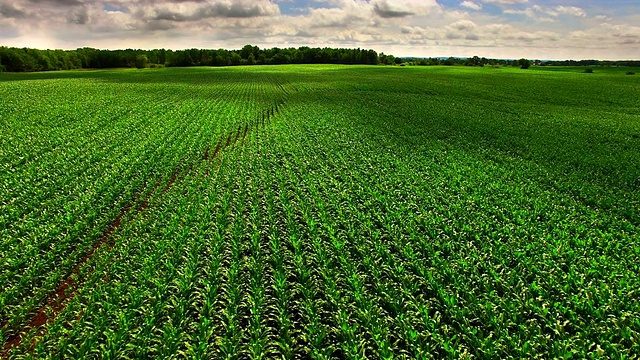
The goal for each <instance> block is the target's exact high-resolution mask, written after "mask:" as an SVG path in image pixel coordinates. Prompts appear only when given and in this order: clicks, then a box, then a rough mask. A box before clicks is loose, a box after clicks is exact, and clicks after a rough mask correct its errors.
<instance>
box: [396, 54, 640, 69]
mask: <svg viewBox="0 0 640 360" xmlns="http://www.w3.org/2000/svg"><path fill="white" fill-rule="evenodd" d="M395 61H396V63H398V64H409V65H421V66H429V65H449V66H453V65H458V66H486V65H488V66H519V67H521V68H523V69H526V68H528V67H529V66H531V65H536V66H609V67H611V66H624V67H631V66H640V60H529V59H517V60H516V59H513V60H509V59H487V58H485V57H482V58H481V57H478V56H474V57H469V58H456V57H449V58H396V59H395Z"/></svg>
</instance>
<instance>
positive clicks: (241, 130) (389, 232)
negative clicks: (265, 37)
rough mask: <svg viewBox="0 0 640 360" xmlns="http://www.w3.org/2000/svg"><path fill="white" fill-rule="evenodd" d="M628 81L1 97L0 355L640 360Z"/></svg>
mask: <svg viewBox="0 0 640 360" xmlns="http://www.w3.org/2000/svg"><path fill="white" fill-rule="evenodd" d="M627 71H628V69H623V68H611V69H596V70H595V72H594V73H593V74H585V73H582V70H581V69H579V68H554V69H547V68H531V69H529V70H526V71H525V70H519V69H513V68H506V67H504V68H490V67H486V68H465V67H429V68H418V67H405V68H401V67H374V66H372V67H366V66H328V65H324V66H271V67H270V66H264V67H263V66H256V67H233V68H182V69H159V70H110V71H69V72H57V73H31V74H0V93H1V94H2V96H1V98H0V124H1V128H2V136H1V137H0V284H2V286H0V344H1V346H2V347H1V348H0V357H7V358H15V359H22V358H31V357H36V358H47V357H49V358H106V359H113V358H147V357H160V358H169V357H173V358H229V359H231V358H249V359H255V358H287V359H288V358H317V359H329V358H353V359H360V358H370V359H382V358H384V359H388V358H392V357H394V358H446V357H451V358H465V357H470V358H492V359H495V358H531V357H542V358H552V357H553V358H555V357H563V358H568V357H571V356H573V357H574V358H600V357H603V356H609V357H611V358H637V354H639V353H640V345H639V344H640V333H639V332H640V302H639V301H638V299H639V298H640V280H639V279H640V265H639V264H640V245H639V244H638V241H639V238H640V236H639V234H640V212H639V210H638V209H640V77H638V76H627V75H625V73H626V72H627Z"/></svg>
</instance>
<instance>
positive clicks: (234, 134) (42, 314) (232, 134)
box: [0, 101, 284, 359]
mask: <svg viewBox="0 0 640 360" xmlns="http://www.w3.org/2000/svg"><path fill="white" fill-rule="evenodd" d="M282 105H284V101H280V102H277V103H275V104H274V105H273V106H271V108H270V109H267V110H266V111H262V114H261V117H260V118H256V119H255V120H254V121H252V122H249V123H244V126H243V124H239V125H238V128H237V129H234V130H231V131H229V132H228V133H227V134H226V139H225V136H224V135H222V136H221V137H220V138H219V139H218V142H217V143H216V147H215V148H214V150H213V151H211V145H209V146H207V148H206V149H205V151H204V153H203V154H202V157H201V159H202V161H207V162H209V163H211V162H212V161H214V160H215V159H216V158H218V157H219V155H220V154H221V153H222V152H223V151H224V150H225V149H226V148H228V147H230V146H231V147H235V145H236V144H237V142H238V140H239V139H241V140H242V141H241V145H240V146H241V147H242V146H244V144H245V139H246V137H247V135H248V134H249V133H250V132H251V131H252V130H253V129H254V128H265V127H266V126H267V125H268V124H269V123H270V122H271V119H272V117H274V116H275V115H276V114H277V113H279V106H282ZM194 166H195V163H194V162H193V161H192V162H190V165H189V166H188V167H186V168H185V167H181V166H178V167H176V169H175V170H174V171H173V172H172V174H171V177H170V178H169V180H168V181H167V183H166V185H165V186H164V188H163V189H162V191H160V188H161V187H162V181H161V180H159V181H157V182H156V183H155V184H153V185H152V186H151V191H149V192H148V193H147V194H146V195H144V196H143V193H142V192H139V193H137V194H135V195H134V196H133V198H132V200H131V201H130V202H129V205H127V206H125V207H124V208H123V209H122V210H121V211H120V213H119V214H118V216H117V217H116V218H115V219H114V220H113V221H112V222H111V223H110V224H109V225H108V226H107V229H106V230H105V231H104V232H103V233H102V235H101V236H100V238H99V240H98V241H96V242H95V243H94V244H93V245H92V246H91V249H90V250H89V251H88V252H87V253H86V254H85V255H84V256H83V257H82V258H81V259H80V261H79V262H78V263H77V264H76V266H75V267H74V268H73V270H72V271H71V272H70V273H69V275H67V276H66V277H65V278H64V280H63V281H62V282H61V283H60V284H59V285H58V287H57V288H56V290H55V291H54V292H53V293H52V294H51V295H49V297H48V298H47V299H46V300H45V301H44V305H42V306H41V307H40V308H38V310H37V311H36V313H35V315H34V316H32V317H31V318H30V319H29V320H28V321H27V325H25V326H24V327H22V329H20V330H19V331H17V332H16V333H15V334H13V335H11V336H9V337H7V339H6V340H5V345H4V348H3V349H2V352H0V358H3V359H4V358H8V355H9V354H10V352H11V350H12V349H14V348H16V347H19V346H20V345H21V344H22V342H23V340H24V339H25V336H27V335H28V334H30V333H32V332H34V331H35V333H36V337H39V336H42V335H44V334H45V333H46V329H45V325H47V324H49V323H52V322H53V321H54V320H55V318H56V317H57V316H58V314H60V313H61V312H62V311H64V309H65V308H66V306H67V304H68V301H69V300H71V299H72V298H73V297H74V296H75V295H76V294H77V292H78V291H79V289H80V288H81V285H82V284H81V283H82V281H81V280H80V279H78V280H76V278H78V277H79V275H80V270H81V269H82V268H83V267H84V266H85V265H86V264H87V263H88V262H89V261H90V260H91V259H92V258H93V257H94V256H95V255H96V253H97V252H98V250H99V249H102V248H104V249H105V251H110V250H111V249H113V247H114V246H115V245H116V243H115V239H113V238H112V235H113V233H115V232H116V230H118V229H119V228H120V226H121V225H122V222H123V220H124V219H125V218H135V217H136V216H138V215H139V214H140V213H142V212H144V211H145V210H147V209H148V208H149V202H150V201H151V198H152V197H153V195H155V194H158V193H160V192H161V193H162V195H164V194H166V193H167V192H168V191H169V190H171V189H172V188H173V187H174V185H175V183H176V182H177V180H178V178H180V177H181V176H186V175H187V174H188V173H190V172H191V170H192V169H193V167H194ZM209 168H210V166H208V167H207V168H206V171H205V174H204V176H205V177H207V176H208V175H209ZM143 189H144V187H143ZM136 204H137V206H136ZM104 279H105V281H107V282H108V281H109V280H108V277H107V275H105V276H104ZM6 327H7V323H4V324H2V326H0V329H5V328H6ZM35 346H36V341H34V343H32V344H31V351H33V349H34V348H35Z"/></svg>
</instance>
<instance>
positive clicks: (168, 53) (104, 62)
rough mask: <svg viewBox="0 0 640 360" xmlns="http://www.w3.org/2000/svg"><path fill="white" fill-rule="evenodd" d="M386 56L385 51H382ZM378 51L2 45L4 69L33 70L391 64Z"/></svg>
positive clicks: (1, 67) (0, 62)
mask: <svg viewBox="0 0 640 360" xmlns="http://www.w3.org/2000/svg"><path fill="white" fill-rule="evenodd" d="M381 55H383V54H381ZM390 60H391V58H387V55H383V56H382V57H381V56H379V55H378V53H377V52H376V51H374V50H364V49H344V48H311V47H306V46H303V47H299V48H282V49H281V48H277V47H275V48H271V49H260V48H259V47H257V46H252V45H246V46H244V47H243V48H242V49H239V50H225V49H218V50H213V49H187V50H166V49H155V50H134V49H126V50H100V49H94V48H88V47H85V48H79V49H76V50H39V49H30V48H15V47H4V46H3V47H0V71H3V70H4V71H12V72H31V71H52V70H72V69H106V68H127V67H137V68H146V67H162V66H181V67H182V66H231V65H267V64H368V65H376V64H378V63H380V62H383V63H390Z"/></svg>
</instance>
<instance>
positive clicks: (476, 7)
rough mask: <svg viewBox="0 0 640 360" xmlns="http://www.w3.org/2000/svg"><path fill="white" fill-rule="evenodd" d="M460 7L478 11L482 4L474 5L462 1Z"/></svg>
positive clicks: (473, 3) (470, 2) (471, 2)
mask: <svg viewBox="0 0 640 360" xmlns="http://www.w3.org/2000/svg"><path fill="white" fill-rule="evenodd" d="M460 6H464V7H466V8H469V9H472V10H480V9H482V4H478V3H475V2H473V1H468V0H467V1H463V2H461V3H460Z"/></svg>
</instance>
